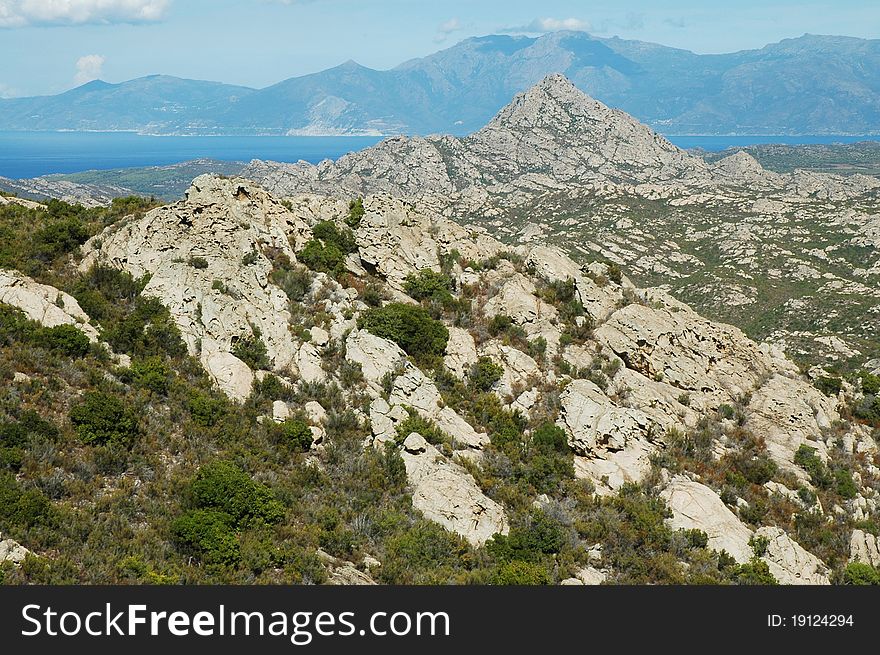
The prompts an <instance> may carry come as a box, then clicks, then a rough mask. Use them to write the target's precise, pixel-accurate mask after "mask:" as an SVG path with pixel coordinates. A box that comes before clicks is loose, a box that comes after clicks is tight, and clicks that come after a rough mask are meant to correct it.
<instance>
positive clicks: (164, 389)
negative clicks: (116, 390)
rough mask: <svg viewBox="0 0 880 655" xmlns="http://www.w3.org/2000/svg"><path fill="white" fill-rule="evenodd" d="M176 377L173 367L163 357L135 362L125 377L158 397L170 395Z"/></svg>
mask: <svg viewBox="0 0 880 655" xmlns="http://www.w3.org/2000/svg"><path fill="white" fill-rule="evenodd" d="M173 375H174V373H173V371H172V370H171V367H170V366H169V365H168V364H167V363H166V362H165V360H164V359H162V358H161V357H148V358H147V359H139V360H135V361H134V362H132V364H131V368H130V369H129V370H128V371H127V372H126V373H125V374H124V375H123V379H125V378H129V379H130V380H131V382H133V383H134V384H136V385H137V386H139V387H141V388H143V389H147V390H148V391H151V392H152V393H154V394H156V395H158V396H166V395H168V389H169V387H170V386H171V379H172V376H173Z"/></svg>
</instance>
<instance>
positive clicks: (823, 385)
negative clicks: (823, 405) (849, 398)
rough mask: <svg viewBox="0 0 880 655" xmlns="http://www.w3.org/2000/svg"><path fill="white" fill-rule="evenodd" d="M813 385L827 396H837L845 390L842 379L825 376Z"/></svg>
mask: <svg viewBox="0 0 880 655" xmlns="http://www.w3.org/2000/svg"><path fill="white" fill-rule="evenodd" d="M813 385H814V386H815V387H816V388H817V389H818V390H819V391H821V392H822V393H824V394H825V395H826V396H836V395H837V394H839V393H840V390H841V389H842V388H843V381H842V380H841V379H840V378H835V377H829V376H827V375H823V376H822V377H820V378H817V379H816V381H815V382H813Z"/></svg>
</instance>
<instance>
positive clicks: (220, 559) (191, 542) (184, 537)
mask: <svg viewBox="0 0 880 655" xmlns="http://www.w3.org/2000/svg"><path fill="white" fill-rule="evenodd" d="M171 531H172V534H173V535H174V539H175V541H176V542H177V543H178V545H180V546H181V547H182V548H183V549H184V550H188V551H191V552H193V553H194V554H195V555H197V556H198V557H199V558H200V559H201V560H202V561H203V562H204V563H205V564H215V565H220V566H234V565H235V564H237V563H238V562H239V561H240V560H241V550H240V547H239V545H238V539H237V538H236V536H235V532H234V531H233V529H232V518H231V517H230V516H229V515H228V514H226V513H224V512H221V511H217V510H204V509H196V510H192V511H189V512H187V513H186V514H184V515H183V516H181V517H180V518H178V519H176V520H175V521H174V523H172V525H171Z"/></svg>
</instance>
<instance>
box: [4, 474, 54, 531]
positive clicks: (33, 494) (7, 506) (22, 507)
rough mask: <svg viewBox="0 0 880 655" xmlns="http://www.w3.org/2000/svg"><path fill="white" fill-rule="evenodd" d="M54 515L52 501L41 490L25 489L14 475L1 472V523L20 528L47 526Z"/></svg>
mask: <svg viewBox="0 0 880 655" xmlns="http://www.w3.org/2000/svg"><path fill="white" fill-rule="evenodd" d="M52 515H53V508H52V503H51V502H49V499H48V498H46V496H44V495H43V494H42V493H41V492H40V491H38V490H37V489H23V488H22V487H21V485H20V484H19V483H18V482H17V481H16V479H15V477H14V476H12V475H11V474H9V473H3V472H0V525H2V526H4V527H6V526H8V527H18V528H30V527H33V526H36V525H44V526H45V525H47V524H48V523H49V522H50V521H51V519H52Z"/></svg>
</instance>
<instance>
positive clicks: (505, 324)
mask: <svg viewBox="0 0 880 655" xmlns="http://www.w3.org/2000/svg"><path fill="white" fill-rule="evenodd" d="M512 327H513V319H512V318H510V316H507V315H506V314H496V315H495V316H493V317H492V319H491V320H490V321H489V334H491V335H492V336H493V337H497V336H498V335H499V334H504V333H506V332H507V331H508V330H510V328H512Z"/></svg>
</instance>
